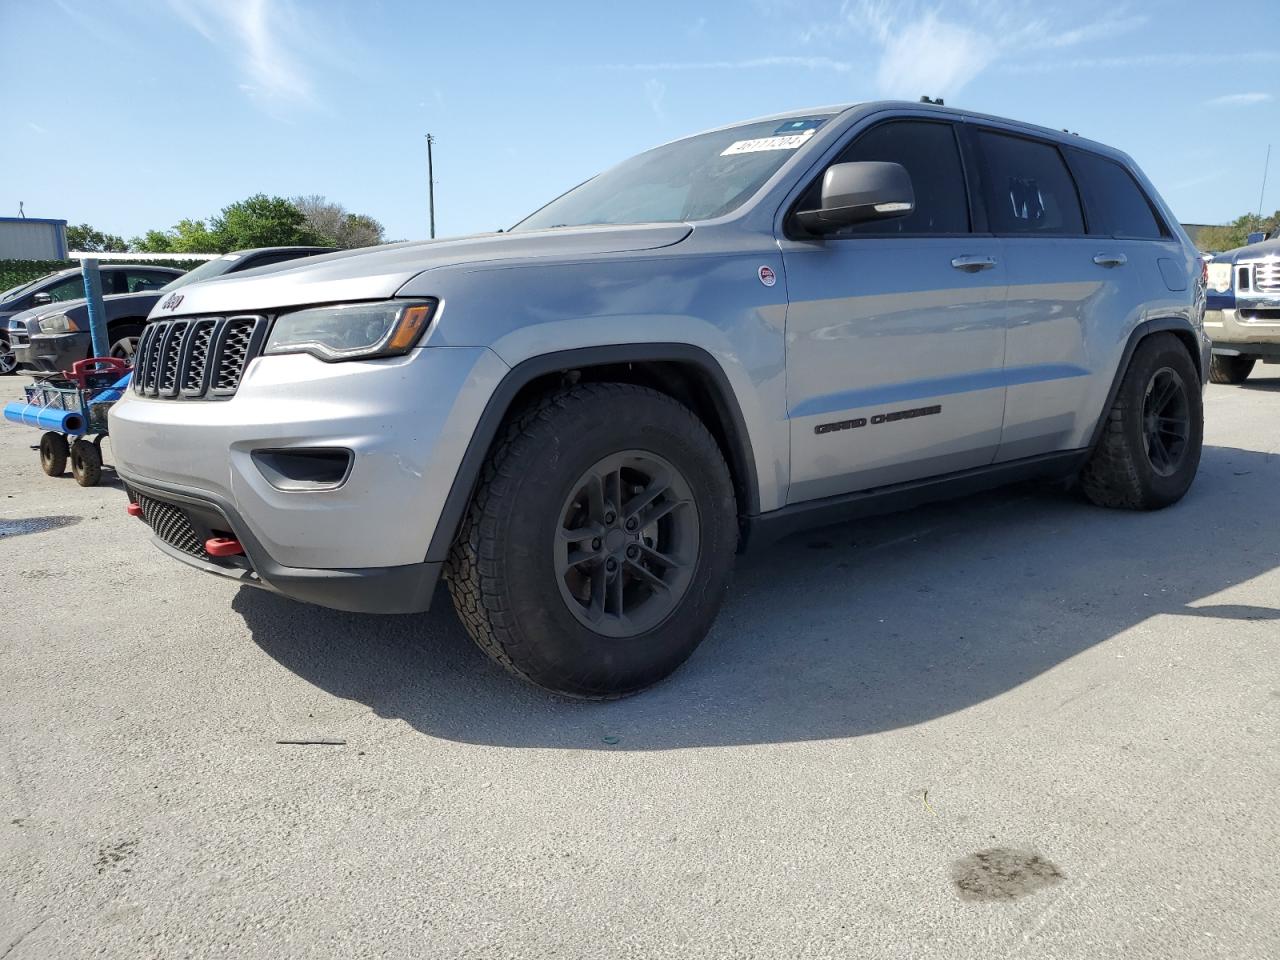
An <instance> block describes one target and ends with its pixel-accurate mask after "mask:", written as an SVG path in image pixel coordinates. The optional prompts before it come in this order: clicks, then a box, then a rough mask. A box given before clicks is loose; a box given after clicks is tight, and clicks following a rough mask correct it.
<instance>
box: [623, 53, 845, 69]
mask: <svg viewBox="0 0 1280 960" xmlns="http://www.w3.org/2000/svg"><path fill="white" fill-rule="evenodd" d="M606 66H607V68H608V69H610V70H640V71H644V72H647V73H658V72H670V71H680V70H757V69H761V68H765V67H802V68H804V69H807V70H834V71H835V72H836V73H848V72H849V71H851V70H852V69H853V64H851V63H845V62H844V61H843V60H834V59H832V58H831V57H752V58H749V59H746V60H661V61H658V62H657V63H610V64H607V65H606Z"/></svg>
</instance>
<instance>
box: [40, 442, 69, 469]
mask: <svg viewBox="0 0 1280 960" xmlns="http://www.w3.org/2000/svg"><path fill="white" fill-rule="evenodd" d="M40 469H41V470H43V471H44V472H45V474H46V475H47V476H50V477H60V476H62V475H63V474H64V473H66V472H67V438H66V437H64V436H63V435H62V434H60V433H54V432H53V431H50V432H48V433H46V434H45V435H44V436H43V437H41V438H40Z"/></svg>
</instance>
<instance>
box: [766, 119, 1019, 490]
mask: <svg viewBox="0 0 1280 960" xmlns="http://www.w3.org/2000/svg"><path fill="white" fill-rule="evenodd" d="M858 160H886V161H892V162H895V163H900V164H902V165H903V166H904V167H905V168H906V170H907V172H908V174H909V175H910V176H911V180H912V185H913V187H914V190H915V198H916V206H915V211H914V212H913V213H912V214H910V215H909V216H906V217H902V218H899V219H896V220H884V221H879V222H876V223H868V224H860V225H858V226H855V227H852V228H848V229H846V230H844V231H842V232H841V233H839V234H834V235H831V236H828V237H825V238H822V239H813V238H804V237H803V236H795V235H791V234H790V232H789V234H788V235H787V236H784V237H783V238H782V239H781V240H780V246H781V249H782V254H783V262H784V265H785V267H786V282H787V295H788V300H789V306H788V308H787V406H788V416H789V418H790V428H791V487H790V492H789V495H788V500H789V502H793V503H794V502H798V501H803V500H810V499H815V498H819V497H825V496H832V495H837V494H841V493H847V492H851V491H856V490H865V489H868V488H871V487H879V486H884V485H887V484H894V483H901V482H904V481H909V480H914V479H917V478H921V477H929V476H936V475H940V474H945V473H950V472H954V471H958V470H965V469H970V468H973V467H979V466H984V465H986V464H989V463H990V462H991V461H992V459H993V457H994V456H995V453H996V450H997V447H998V445H999V442H1000V429H1001V419H1002V416H1003V414H1004V392H1005V391H1004V385H1003V381H1002V365H1003V360H1004V339H1005V322H1004V300H1005V292H1006V286H1007V280H1006V276H1005V268H1004V265H1003V263H1002V262H1001V259H1000V249H999V243H998V241H997V240H995V239H994V238H993V237H991V236H989V235H983V234H979V233H975V232H974V231H973V229H972V219H971V211H970V206H969V203H968V191H967V187H966V177H965V169H964V163H963V162H962V155H961V150H960V144H959V140H958V136H957V129H956V124H954V123H952V122H951V121H949V120H939V119H936V118H925V117H912V118H900V119H894V120H888V121H885V122H882V123H879V124H877V125H875V126H873V127H871V128H869V129H868V130H865V131H863V132H861V133H859V134H857V135H856V136H855V138H854V139H853V141H852V142H851V144H850V145H849V146H848V147H846V148H845V149H844V151H843V152H842V153H841V154H840V155H839V156H838V157H836V159H835V162H848V161H858ZM823 172H824V171H818V174H817V177H816V179H815V180H814V181H813V185H812V186H810V187H809V188H808V191H807V192H806V194H805V195H803V196H802V197H801V199H800V200H799V202H798V203H796V204H795V205H794V207H793V208H800V207H804V206H807V205H810V204H813V203H814V202H816V191H817V189H818V187H817V184H819V183H820V182H821V175H822V173H823Z"/></svg>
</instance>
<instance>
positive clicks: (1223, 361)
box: [1209, 353, 1258, 383]
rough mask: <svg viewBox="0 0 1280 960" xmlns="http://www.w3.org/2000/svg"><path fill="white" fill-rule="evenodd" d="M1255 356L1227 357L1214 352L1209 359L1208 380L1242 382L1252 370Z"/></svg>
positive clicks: (1255, 359) (1255, 360)
mask: <svg viewBox="0 0 1280 960" xmlns="http://www.w3.org/2000/svg"><path fill="white" fill-rule="evenodd" d="M1257 359H1258V358H1257V357H1244V356H1240V357H1228V356H1224V355H1222V354H1217V353H1215V354H1214V355H1213V356H1212V357H1211V358H1210V360H1209V380H1210V382H1212V383H1244V381H1245V380H1247V379H1249V374H1251V373H1252V372H1253V365H1254V363H1256V362H1257Z"/></svg>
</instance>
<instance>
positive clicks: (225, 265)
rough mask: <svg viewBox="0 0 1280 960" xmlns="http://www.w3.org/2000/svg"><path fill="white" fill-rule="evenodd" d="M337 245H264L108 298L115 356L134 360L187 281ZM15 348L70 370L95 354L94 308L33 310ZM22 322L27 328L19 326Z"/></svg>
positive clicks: (34, 365)
mask: <svg viewBox="0 0 1280 960" xmlns="http://www.w3.org/2000/svg"><path fill="white" fill-rule="evenodd" d="M331 252H333V248H332V247H262V248H260V249H257V250H239V251H236V252H235V253H227V254H223V255H222V256H220V257H218V258H217V259H215V260H210V261H209V262H208V263H204V264H201V265H200V266H198V267H196V268H195V269H194V270H192V271H191V272H190V273H184V274H182V275H181V276H179V277H177V278H174V279H172V280H170V282H169V283H167V284H166V285H165V286H163V287H159V288H152V289H146V290H139V291H138V292H130V293H122V294H118V295H116V296H106V297H103V305H104V306H105V308H106V314H107V318H106V319H107V341H108V343H109V344H110V346H109V348H108V349H109V355H110V356H113V357H119V358H120V359H122V360H127V361H129V362H130V363H132V362H133V351H134V348H135V347H136V346H137V344H138V338H139V337H140V336H141V335H142V328H143V326H144V325H145V324H146V322H147V314H148V313H150V312H151V308H152V307H154V306H155V305H156V303H158V302H159V301H160V299H161V298H163V297H167V296H169V294H171V293H172V292H173V291H175V290H177V289H178V288H179V287H181V286H183V285H184V284H188V283H191V282H193V281H196V280H213V279H216V278H218V277H220V276H223V275H224V274H231V273H240V272H241V271H244V270H251V269H254V268H256V267H266V266H270V265H272V264H276V263H283V262H284V261H286V260H296V259H298V258H299V257H311V256H315V255H316V254H318V253H331ZM10 324H11V325H12V327H13V331H12V334H11V335H12V338H13V341H12V342H13V351H14V354H15V356H16V357H17V360H18V363H19V365H20V366H23V367H27V368H29V369H32V370H37V371H45V372H48V371H54V370H67V369H69V368H70V367H71V365H72V364H73V363H75V362H76V361H77V360H83V359H84V358H85V357H87V356H89V355H90V354H91V353H92V352H93V343H92V339H93V338H92V336H91V335H90V333H89V306H88V304H87V303H86V302H85V301H84V300H83V299H81V300H76V301H73V302H70V303H65V304H59V305H58V306H56V307H52V308H42V309H37V310H29V311H27V312H26V313H23V314H19V315H17V316H15V317H13V318H12V319H11V320H10ZM19 324H21V325H22V328H21V329H20V328H19V326H18V325H19Z"/></svg>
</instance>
